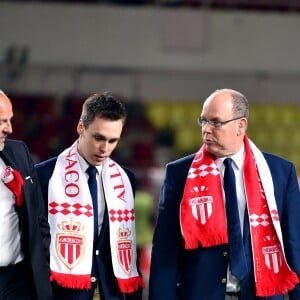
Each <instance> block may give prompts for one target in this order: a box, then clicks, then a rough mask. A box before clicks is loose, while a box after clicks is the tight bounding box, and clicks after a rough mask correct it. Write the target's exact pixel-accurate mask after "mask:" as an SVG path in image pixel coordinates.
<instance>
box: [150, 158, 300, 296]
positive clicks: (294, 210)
mask: <svg viewBox="0 0 300 300" xmlns="http://www.w3.org/2000/svg"><path fill="white" fill-rule="evenodd" d="M194 156H195V154H192V155H189V156H187V157H184V158H181V159H179V160H176V161H174V162H171V163H169V164H167V166H166V174H165V179H164V182H163V186H162V190H161V195H160V202H159V209H158V219H157V224H156V229H155V233H154V237H153V247H152V258H151V270H150V283H149V300H223V299H225V292H226V278H227V266H228V255H227V252H228V246H227V245H221V246H216V247H211V248H201V247H199V248H198V249H195V250H185V249H184V243H183V238H182V234H181V230H180V223H179V207H180V202H181V199H182V195H183V189H184V185H185V182H186V178H187V173H188V170H189V168H190V165H191V163H192V161H193V158H194ZM264 156H265V159H266V161H267V163H268V165H269V168H270V171H271V174H272V179H273V183H274V190H275V198H276V203H277V208H278V211H279V216H280V222H281V229H282V234H283V240H284V248H285V254H286V259H287V262H288V264H289V266H290V267H291V269H292V270H293V271H295V272H296V273H297V274H298V276H299V275H300V223H299V218H300V192H299V186H298V182H297V176H296V172H295V168H294V166H293V164H292V163H291V162H289V161H287V160H284V159H282V158H280V157H277V156H275V155H272V154H267V153H264ZM245 219H247V218H245ZM244 246H245V251H246V256H247V263H248V269H250V270H252V271H251V272H250V273H249V274H248V276H247V277H246V278H245V279H244V280H243V281H242V282H241V299H242V300H254V299H256V300H258V299H265V300H267V299H268V300H271V299H272V300H283V299H284V296H283V295H279V296H274V297H264V298H261V297H256V296H255V286H254V285H255V283H254V274H253V262H252V250H251V241H250V231H249V224H247V222H246V223H245V228H244ZM289 296H290V299H291V300H299V299H300V286H299V285H297V287H296V288H295V289H294V290H293V291H292V292H290V294H289Z"/></svg>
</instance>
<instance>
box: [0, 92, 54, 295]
mask: <svg viewBox="0 0 300 300" xmlns="http://www.w3.org/2000/svg"><path fill="white" fill-rule="evenodd" d="M12 117H13V108H12V104H11V102H10V100H9V98H8V97H7V96H6V95H5V94H4V92H3V91H0V174H1V181H0V187H1V188H0V193H1V197H0V222H1V225H0V299H3V300H34V299H38V300H49V299H52V292H51V285H50V277H49V276H50V273H49V266H48V261H47V256H48V254H49V245H50V231H49V224H48V222H47V218H46V217H45V216H46V214H45V210H44V203H43V200H42V194H41V191H40V187H39V184H38V181H37V176H36V171H35V169H34V164H33V161H32V159H31V156H30V153H29V151H28V148H27V146H26V145H25V144H24V143H23V142H22V141H16V140H9V139H6V137H7V135H9V134H11V133H12V124H11V119H12Z"/></svg>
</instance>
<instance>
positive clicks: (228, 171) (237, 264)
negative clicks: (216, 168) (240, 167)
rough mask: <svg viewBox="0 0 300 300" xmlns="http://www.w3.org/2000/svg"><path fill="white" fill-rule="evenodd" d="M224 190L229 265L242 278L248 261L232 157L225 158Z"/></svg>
mask: <svg viewBox="0 0 300 300" xmlns="http://www.w3.org/2000/svg"><path fill="white" fill-rule="evenodd" d="M224 165H225V172H224V192H225V198H226V215H227V230H228V239H229V266H230V271H231V274H232V275H234V276H235V277H237V278H238V279H240V280H242V279H243V278H244V277H245V275H246V274H247V263H246V257H245V251H244V245H243V239H242V232H241V225H240V218H239V211H238V204H237V195H236V182H235V175H234V171H233V168H232V159H231V158H226V159H225V160H224Z"/></svg>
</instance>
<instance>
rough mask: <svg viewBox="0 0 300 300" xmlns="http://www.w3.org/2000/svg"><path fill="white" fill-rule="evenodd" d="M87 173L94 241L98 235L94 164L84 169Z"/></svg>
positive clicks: (95, 170)
mask: <svg viewBox="0 0 300 300" xmlns="http://www.w3.org/2000/svg"><path fill="white" fill-rule="evenodd" d="M86 172H87V174H88V175H89V179H88V185H89V189H90V193H91V196H92V201H93V214H94V241H95V240H96V239H97V237H98V197H97V179H96V173H97V169H96V167H95V166H89V167H88V168H87V170H86Z"/></svg>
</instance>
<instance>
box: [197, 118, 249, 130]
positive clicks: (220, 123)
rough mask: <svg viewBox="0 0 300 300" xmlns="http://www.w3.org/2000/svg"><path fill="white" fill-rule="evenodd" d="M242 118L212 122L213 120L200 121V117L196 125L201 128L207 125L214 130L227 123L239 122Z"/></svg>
mask: <svg viewBox="0 0 300 300" xmlns="http://www.w3.org/2000/svg"><path fill="white" fill-rule="evenodd" d="M242 118H244V116H243V117H237V118H233V119H230V120H227V121H217V120H216V121H214V120H205V119H202V118H201V117H199V118H198V124H199V125H200V126H201V127H204V126H205V125H207V124H209V125H210V126H212V127H214V128H220V127H222V126H223V125H225V124H227V123H229V122H232V121H236V120H239V119H242Z"/></svg>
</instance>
